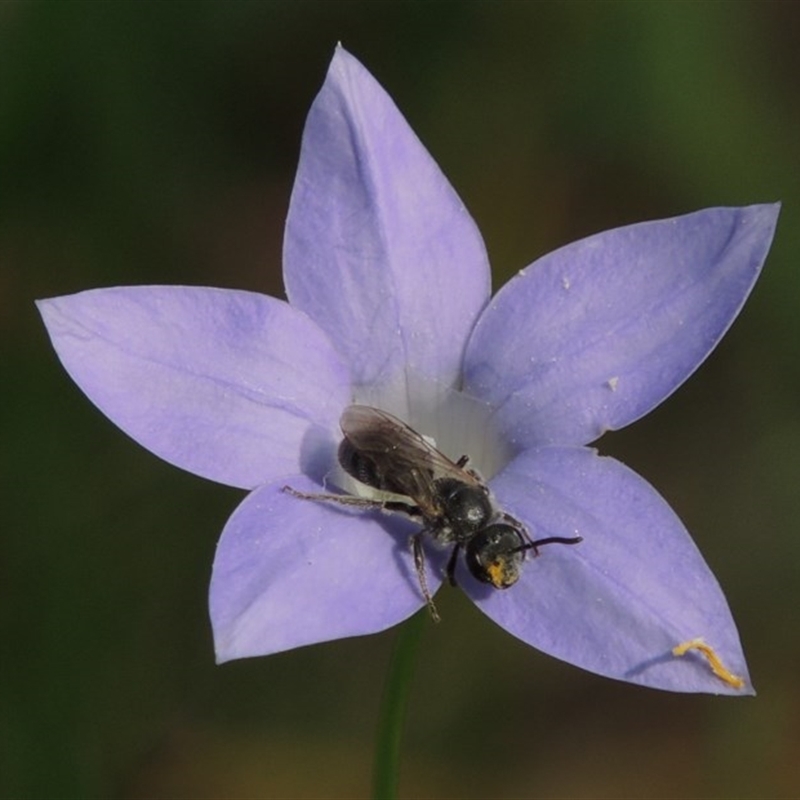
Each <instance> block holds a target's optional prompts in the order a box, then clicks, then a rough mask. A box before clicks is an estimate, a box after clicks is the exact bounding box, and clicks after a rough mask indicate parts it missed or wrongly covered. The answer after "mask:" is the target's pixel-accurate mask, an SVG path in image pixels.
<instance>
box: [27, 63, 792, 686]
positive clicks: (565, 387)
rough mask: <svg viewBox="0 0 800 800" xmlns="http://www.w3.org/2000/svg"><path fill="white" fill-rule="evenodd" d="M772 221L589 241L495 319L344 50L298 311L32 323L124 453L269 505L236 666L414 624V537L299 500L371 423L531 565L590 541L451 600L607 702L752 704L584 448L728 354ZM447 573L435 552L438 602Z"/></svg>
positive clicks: (332, 77) (161, 297) (293, 215)
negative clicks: (662, 694) (419, 438)
mask: <svg viewBox="0 0 800 800" xmlns="http://www.w3.org/2000/svg"><path fill="white" fill-rule="evenodd" d="M777 215H778V206H777V205H760V206H750V207H747V208H713V209H707V210H704V211H699V212H697V213H694V214H688V215H686V216H683V217H677V218H674V219H668V220H661V221H657V222H646V223H640V224H637V225H631V226H628V227H624V228H619V229H616V230H611V231H608V232H606V233H602V234H598V235H595V236H590V237H588V238H586V239H583V240H581V241H579V242H576V243H574V244H571V245H568V246H566V247H563V248H561V249H559V250H557V251H555V252H554V253H551V254H549V255H547V256H544V257H543V258H541V259H539V260H538V261H536V262H534V263H533V264H531V265H530V266H529V267H527V268H526V269H524V270H522V271H521V272H520V273H519V274H518V275H517V276H516V277H515V278H514V279H513V280H511V281H510V282H509V283H508V284H507V285H506V286H505V287H504V288H503V289H502V290H501V291H500V292H499V293H498V294H497V295H496V296H494V297H491V296H490V274H489V265H488V260H487V256H486V251H485V248H484V245H483V241H482V240H481V237H480V234H479V232H478V230H477V228H476V226H475V223H474V222H473V220H472V218H471V217H470V216H469V214H468V212H467V210H466V209H465V207H464V205H463V204H462V202H461V201H460V200H459V198H458V196H457V195H456V193H455V192H454V190H453V188H452V187H451V186H450V184H449V183H448V182H447V180H446V179H445V177H444V176H443V175H442V173H441V172H440V171H439V168H438V167H437V165H436V164H435V162H434V161H433V160H432V158H431V157H430V155H429V154H428V153H427V151H426V150H425V149H424V147H423V146H422V144H421V143H420V142H419V140H418V139H417V138H416V136H415V135H414V133H413V132H412V131H411V129H410V128H409V126H408V125H407V123H406V122H405V120H404V119H403V117H402V116H401V115H400V113H399V111H398V110H397V108H396V107H395V106H394V104H393V103H392V101H391V99H390V98H389V97H388V96H387V95H386V93H385V92H384V91H383V89H381V87H380V86H379V85H378V84H377V83H376V82H375V80H374V79H373V78H372V77H371V76H370V74H369V73H368V72H367V71H366V70H365V69H364V68H363V67H362V66H361V65H360V64H359V63H358V62H357V61H356V60H355V59H354V58H353V57H352V56H350V55H349V54H348V53H347V52H346V51H345V50H343V49H342V48H339V49H337V51H336V53H335V55H334V58H333V61H332V63H331V66H330V70H329V72H328V76H327V78H326V81H325V84H324V86H323V88H322V90H321V92H320V94H319V96H318V97H317V98H316V100H315V101H314V104H313V106H312V108H311V112H310V114H309V117H308V122H307V124H306V128H305V133H304V136H303V145H302V152H301V157H300V165H299V168H298V173H297V178H296V181H295V186H294V191H293V194H292V199H291V206H290V209H289V217H288V222H287V225H286V237H285V245H284V279H285V284H286V291H287V294H288V297H289V302H288V303H286V302H283V301H281V300H277V299H274V298H272V297H267V296H263V295H260V294H254V293H250V292H244V291H230V290H222V289H208V288H191V287H130V288H111V289H98V290H94V291H87V292H82V293H80V294H76V295H71V296H67V297H59V298H54V299H50V300H43V301H41V302H40V303H39V308H40V310H41V313H42V315H43V317H44V321H45V324H46V325H47V328H48V331H49V333H50V336H51V338H52V341H53V345H54V347H55V349H56V351H57V353H58V355H59V357H60V359H61V361H62V363H63V364H64V366H65V368H66V369H67V371H68V372H69V373H70V375H71V376H72V377H73V379H74V380H75V381H76V383H77V384H78V385H79V386H80V387H81V389H82V390H83V391H84V392H85V393H86V394H87V395H88V397H89V398H90V399H91V400H92V401H93V402H94V403H95V404H96V405H97V406H98V408H100V410H101V411H103V413H105V414H106V415H107V416H108V417H109V418H111V419H112V420H113V421H114V422H115V423H116V424H117V425H119V427H120V428H122V429H123V430H124V431H125V432H126V433H128V434H129V435H130V436H132V437H133V438H134V439H135V440H136V441H138V442H139V443H140V444H142V445H143V446H144V447H147V448H148V449H149V450H151V451H152V452H154V453H156V454H157V455H159V456H161V457H162V458H164V459H166V460H167V461H169V462H171V463H173V464H175V465H177V466H179V467H182V468H183V469H187V470H189V471H191V472H194V473H195V474H197V475H201V476H203V477H206V478H210V479H211V480H215V481H219V482H220V483H224V484H228V485H231V486H237V487H241V488H244V489H248V490H251V491H250V493H249V494H248V495H247V497H246V498H245V499H244V501H243V502H242V504H241V505H240V506H239V508H238V509H237V510H236V512H235V513H234V514H233V516H232V517H231V518H230V520H229V521H228V523H227V525H226V527H225V530H224V532H223V534H222V538H221V540H220V543H219V548H218V550H217V555H216V559H215V563H214V571H213V578H212V582H211V597H210V604H211V619H212V623H213V628H214V638H215V643H216V651H217V657H218V660H219V661H227V660H229V659H234V658H243V657H247V656H256V655H264V654H267V653H274V652H278V651H281V650H287V649H290V648H293V647H299V646H301V645H307V644H311V643H314V642H322V641H326V640H331V639H338V638H341V637H346V636H356V635H361V634H366V633H372V632H375V631H380V630H383V629H385V628H389V627H391V626H393V625H396V624H397V623H398V622H400V621H401V620H403V619H405V618H407V617H408V616H410V615H411V614H413V613H414V612H415V611H417V610H419V609H420V608H421V607H422V606H423V605H424V599H423V597H422V594H421V591H420V586H419V581H418V580H417V575H416V573H415V570H414V565H413V561H412V558H411V554H410V551H409V546H408V542H409V536H410V534H412V533H413V532H415V531H416V530H418V526H416V525H415V524H413V523H412V522H411V521H409V520H407V519H405V518H404V517H403V516H401V515H397V514H395V515H391V514H381V513H380V512H374V511H364V510H363V509H350V508H345V507H342V506H338V505H335V504H330V503H321V502H312V501H307V500H301V499H298V498H297V497H294V496H292V495H290V494H288V493H285V492H283V491H281V489H282V487H283V486H284V485H286V484H289V485H291V486H292V487H294V488H295V489H298V490H300V491H307V492H313V491H317V492H319V491H320V490H321V486H322V485H323V484H324V482H325V479H326V476H327V475H328V474H329V472H330V471H331V469H332V467H333V466H334V465H335V461H336V448H337V446H338V442H339V440H340V438H341V432H340V429H339V417H340V415H341V413H342V411H343V409H344V408H345V407H346V406H348V405H349V404H351V403H354V402H357V403H362V404H367V405H372V406H376V407H379V408H382V409H385V410H388V411H390V412H392V413H393V414H395V415H397V416H399V417H401V418H402V419H404V420H405V421H407V422H408V423H409V424H410V425H411V426H412V427H413V428H415V429H416V430H418V431H420V432H421V433H423V434H425V435H427V436H430V437H433V438H434V439H435V440H436V442H437V446H438V447H439V448H440V449H441V450H443V451H444V452H445V453H446V454H447V455H449V456H450V457H451V458H458V457H459V456H461V455H462V454H469V456H470V458H471V464H472V465H473V466H475V467H476V468H477V469H479V470H480V471H481V473H482V474H483V475H484V477H485V478H486V479H487V480H488V482H489V485H490V487H491V489H492V491H493V493H494V495H495V496H496V499H497V502H498V504H499V505H500V506H501V507H502V508H503V509H505V510H507V511H508V512H509V513H511V514H513V515H514V516H515V517H516V518H518V519H519V520H521V521H522V522H523V523H524V524H525V525H526V526H527V527H528V529H529V530H530V531H531V533H532V534H533V535H534V536H535V537H536V538H542V537H549V536H566V537H569V536H575V535H578V534H579V535H581V536H582V537H583V542H582V543H581V544H579V545H576V546H572V547H565V546H560V545H552V546H550V547H548V548H544V549H543V550H542V552H541V555H540V557H538V558H532V557H529V558H528V559H527V560H526V562H525V564H524V565H523V569H522V577H521V578H520V580H519V582H518V583H517V584H515V585H514V586H513V587H511V588H510V589H508V590H505V591H501V590H495V589H493V588H491V587H487V586H485V585H483V584H479V583H478V582H477V581H475V580H474V579H473V578H472V577H471V575H470V574H469V572H468V571H467V570H466V569H465V567H464V564H463V562H461V563H459V565H458V568H457V572H456V575H457V579H458V583H459V585H460V586H461V587H462V589H463V590H464V592H465V593H466V594H467V596H468V597H470V598H471V599H472V600H473V601H474V603H475V604H476V605H477V606H478V608H479V609H480V610H481V611H483V612H484V613H485V614H487V615H488V616H490V617H491V618H492V619H493V620H495V621H496V622H497V623H498V624H499V625H501V626H502V627H503V628H505V629H506V630H507V631H509V632H510V633H512V634H513V635H514V636H517V637H519V638H520V639H522V640H523V641H525V642H528V643H529V644H531V645H533V646H534V647H537V648H539V649H540V650H543V651H544V652H547V653H550V654H552V655H554V656H556V657H558V658H561V659H564V660H565V661H569V662H571V663H573V664H576V665H579V666H581V667H583V668H585V669H588V670H591V671H593V672H597V673H599V674H602V675H607V676H610V677H614V678H618V679H622V680H628V681H632V682H635V683H640V684H645V685H648V686H654V687H660V688H663V689H671V690H675V691H689V692H695V691H705V692H715V693H725V692H727V693H736V692H741V691H744V692H747V691H751V689H750V683H749V679H748V678H747V667H746V664H745V660H744V656H743V654H742V650H741V646H740V644H739V639H738V635H737V632H736V628H735V626H734V623H733V620H732V618H731V614H730V611H729V610H728V607H727V604H726V602H725V598H724V597H723V595H722V592H721V591H720V588H719V586H718V584H717V582H716V580H715V579H714V576H713V575H712V573H711V571H710V570H709V568H708V567H707V566H706V564H705V562H704V561H703V559H702V557H701V555H700V553H699V552H698V550H697V548H696V547H695V545H694V544H693V542H692V540H691V538H690V537H689V535H688V533H687V532H686V530H685V529H684V527H683V525H682V524H681V522H680V521H679V519H678V518H677V517H676V516H675V514H674V513H673V512H672V510H671V509H670V508H669V506H668V505H667V503H666V502H665V501H664V500H663V499H662V498H661V497H660V496H659V495H658V494H657V492H656V491H655V490H654V489H653V488H652V487H651V486H650V485H649V484H648V483H646V482H645V481H644V480H643V479H642V478H640V477H639V476H638V475H636V474H635V473H634V472H632V471H631V470H629V469H628V468H626V467H625V466H623V465H622V464H620V463H619V462H618V461H616V460H614V459H613V458H608V457H602V456H600V455H598V453H597V452H596V451H595V450H594V449H591V448H589V447H587V446H586V445H587V444H589V443H590V442H592V441H594V440H595V439H597V438H598V437H599V436H600V435H601V434H602V433H603V432H604V431H606V430H612V429H618V428H621V427H623V426H624V425H627V424H628V423H630V422H633V421H634V420H636V419H638V418H639V417H641V416H643V415H644V414H646V413H647V412H648V411H650V409H652V408H654V407H655V406H657V405H658V404H659V403H660V402H661V401H662V400H664V398H666V397H667V396H668V395H669V394H671V393H672V392H673V391H674V390H675V389H676V388H677V387H678V386H679V385H680V384H681V383H682V382H683V381H684V380H685V379H686V378H687V377H688V376H689V375H690V374H691V373H692V372H693V371H694V370H695V369H696V368H697V366H698V365H699V364H700V363H701V362H702V361H703V359H704V358H705V357H706V356H707V355H708V354H709V352H710V351H711V350H712V349H713V348H714V346H715V345H716V344H717V342H718V341H719V340H720V338H721V337H722V335H723V334H724V332H725V331H726V329H727V328H728V326H729V325H730V324H731V322H732V321H733V319H734V318H735V316H736V314H737V313H738V311H739V309H740V308H741V306H742V304H743V303H744V301H745V299H746V297H747V295H748V293H749V291H750V289H751V288H752V286H753V283H754V282H755V280H756V278H757V276H758V273H759V271H760V268H761V265H762V263H763V261H764V259H765V257H766V254H767V251H768V249H769V245H770V242H771V240H772V236H773V232H774V228H775V224H776V220H777ZM427 546H428V547H430V542H428V545H427ZM443 559H444V554H437V553H435V552H434V551H433V550H430V551H429V552H428V558H427V580H428V585H429V587H430V589H431V591H432V592H435V591H436V589H437V588H438V587H439V585H440V584H441V582H442V564H443ZM445 622H446V621H445ZM696 639H702V640H703V641H704V642H705V643H706V644H705V645H703V646H701V645H699V644H691V642H693V640H696ZM686 643H690V644H689V645H688V646H686ZM681 644H684V645H685V646H684V648H683V649H682V650H676V652H675V653H673V648H676V647H677V646H679V645H681ZM684 651H687V652H686V654H685V655H683V653H684ZM726 671H727V673H726ZM726 674H727V676H728V677H726ZM734 676H741V677H742V678H743V679H744V681H745V682H746V685H745V687H744V689H740V688H737V686H736V685H735V683H736V681H735V680H734V679H733V678H734Z"/></svg>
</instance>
